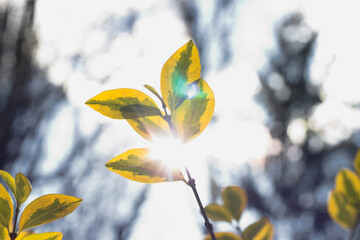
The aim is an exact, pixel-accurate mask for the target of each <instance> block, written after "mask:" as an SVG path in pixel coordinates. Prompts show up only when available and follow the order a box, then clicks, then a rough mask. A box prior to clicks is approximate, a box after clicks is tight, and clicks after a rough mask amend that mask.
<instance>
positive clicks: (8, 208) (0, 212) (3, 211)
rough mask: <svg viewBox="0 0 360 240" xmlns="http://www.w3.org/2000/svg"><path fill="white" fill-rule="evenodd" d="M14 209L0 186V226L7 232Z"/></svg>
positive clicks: (0, 185) (7, 194)
mask: <svg viewBox="0 0 360 240" xmlns="http://www.w3.org/2000/svg"><path fill="white" fill-rule="evenodd" d="M13 214H14V209H13V202H12V200H11V196H10V194H9V193H8V192H7V191H6V189H5V188H4V186H3V185H2V184H0V225H3V226H4V227H5V228H6V229H7V230H9V228H10V225H11V220H12V218H13Z"/></svg>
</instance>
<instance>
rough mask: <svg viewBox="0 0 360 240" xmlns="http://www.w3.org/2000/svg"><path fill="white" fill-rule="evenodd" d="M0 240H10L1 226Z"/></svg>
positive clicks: (4, 228)
mask: <svg viewBox="0 0 360 240" xmlns="http://www.w3.org/2000/svg"><path fill="white" fill-rule="evenodd" d="M0 240H10V237H9V232H8V230H7V229H6V227H4V226H3V225H0Z"/></svg>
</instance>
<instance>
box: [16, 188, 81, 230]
mask: <svg viewBox="0 0 360 240" xmlns="http://www.w3.org/2000/svg"><path fill="white" fill-rule="evenodd" d="M81 201H82V200H81V199H80V198H76V197H72V196H67V195H62V194H48V195H44V196H41V197H39V198H37V199H35V200H34V201H32V202H31V203H30V204H29V205H27V206H26V207H25V209H24V212H23V213H22V215H21V218H20V222H19V231H22V230H24V229H28V228H32V227H36V226H39V225H42V224H46V223H49V222H52V221H55V220H57V219H59V218H62V217H65V216H66V215H68V214H70V213H71V212H73V211H74V210H75V209H76V208H77V206H79V204H80V203H81Z"/></svg>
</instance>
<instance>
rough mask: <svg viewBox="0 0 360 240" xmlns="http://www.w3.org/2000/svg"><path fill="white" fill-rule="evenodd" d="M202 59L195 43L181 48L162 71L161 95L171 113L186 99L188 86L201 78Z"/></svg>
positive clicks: (188, 43)
mask: <svg viewBox="0 0 360 240" xmlns="http://www.w3.org/2000/svg"><path fill="white" fill-rule="evenodd" d="M200 73H201V65H200V57H199V53H198V50H197V48H196V46H195V45H194V42H193V41H189V42H187V43H186V44H185V45H184V46H182V47H181V48H179V49H178V50H177V51H176V52H175V53H174V54H173V55H172V56H171V57H170V58H169V59H168V60H167V61H166V63H165V64H164V66H163V68H162V70H161V82H160V85H161V95H162V96H163V99H164V102H165V103H166V106H167V107H168V109H170V112H171V113H173V112H174V110H175V108H177V107H178V106H180V104H181V102H182V101H183V100H184V98H185V97H186V92H187V85H188V84H189V83H191V82H193V81H195V80H197V79H199V78H200Z"/></svg>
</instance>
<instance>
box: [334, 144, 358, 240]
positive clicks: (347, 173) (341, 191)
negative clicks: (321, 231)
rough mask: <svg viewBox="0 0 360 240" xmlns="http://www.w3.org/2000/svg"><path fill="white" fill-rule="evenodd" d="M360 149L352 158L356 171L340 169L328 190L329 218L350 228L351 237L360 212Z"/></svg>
mask: <svg viewBox="0 0 360 240" xmlns="http://www.w3.org/2000/svg"><path fill="white" fill-rule="evenodd" d="M359 156H360V150H359V151H358V152H357V154H356V157H355V159H354V167H355V169H356V172H353V171H351V170H349V169H341V170H340V171H339V172H338V174H337V176H336V178H335V187H334V189H333V190H332V191H331V192H330V196H329V200H328V212H329V215H330V216H331V218H332V219H333V220H334V221H335V222H336V223H338V224H339V225H340V226H341V227H343V228H346V229H350V230H351V232H350V237H349V239H352V237H353V235H354V231H355V229H356V227H357V223H358V221H359V213H360V172H359V168H358V166H359V162H360V158H359Z"/></svg>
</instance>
